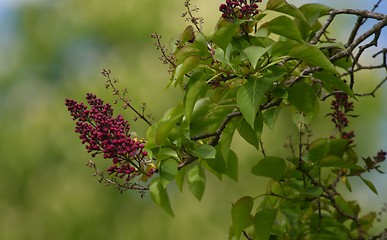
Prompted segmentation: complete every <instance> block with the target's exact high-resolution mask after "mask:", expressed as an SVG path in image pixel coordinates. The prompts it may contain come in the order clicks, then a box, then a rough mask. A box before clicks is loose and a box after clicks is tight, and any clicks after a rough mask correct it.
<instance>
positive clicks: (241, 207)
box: [231, 196, 254, 239]
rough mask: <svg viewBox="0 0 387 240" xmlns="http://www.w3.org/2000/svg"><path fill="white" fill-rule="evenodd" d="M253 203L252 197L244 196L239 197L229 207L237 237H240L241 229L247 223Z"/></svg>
mask: <svg viewBox="0 0 387 240" xmlns="http://www.w3.org/2000/svg"><path fill="white" fill-rule="evenodd" d="M253 204H254V199H253V198H252V197H249V196H245V197H242V198H240V199H239V200H238V201H237V202H236V203H235V204H233V206H232V208H231V219H232V224H233V227H234V231H235V236H236V238H237V239H240V236H241V234H242V231H243V230H244V229H245V227H246V225H247V223H248V219H249V217H250V213H251V209H252V208H253Z"/></svg>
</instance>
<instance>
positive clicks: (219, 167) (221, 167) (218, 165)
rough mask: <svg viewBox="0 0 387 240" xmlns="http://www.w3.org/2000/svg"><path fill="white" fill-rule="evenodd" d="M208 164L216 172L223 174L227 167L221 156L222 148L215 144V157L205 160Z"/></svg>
mask: <svg viewBox="0 0 387 240" xmlns="http://www.w3.org/2000/svg"><path fill="white" fill-rule="evenodd" d="M207 164H208V166H210V167H211V168H212V169H213V170H214V171H216V172H217V173H220V174H223V173H225V171H226V169H227V165H226V161H225V160H224V158H223V154H222V150H221V147H220V146H219V145H217V146H216V156H215V159H209V160H207Z"/></svg>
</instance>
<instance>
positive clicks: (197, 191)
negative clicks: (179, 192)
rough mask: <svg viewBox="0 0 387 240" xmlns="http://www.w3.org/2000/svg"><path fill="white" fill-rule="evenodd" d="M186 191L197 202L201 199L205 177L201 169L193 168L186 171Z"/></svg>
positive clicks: (197, 166) (198, 167)
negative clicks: (189, 192)
mask: <svg viewBox="0 0 387 240" xmlns="http://www.w3.org/2000/svg"><path fill="white" fill-rule="evenodd" d="M187 182H188V189H189V190H190V191H191V193H192V195H194V196H195V198H196V199H198V200H199V201H200V200H201V199H202V197H203V194H204V190H205V188H206V175H205V172H204V170H203V168H202V167H200V166H199V165H196V166H194V167H193V168H192V169H190V170H189V171H188V179H187Z"/></svg>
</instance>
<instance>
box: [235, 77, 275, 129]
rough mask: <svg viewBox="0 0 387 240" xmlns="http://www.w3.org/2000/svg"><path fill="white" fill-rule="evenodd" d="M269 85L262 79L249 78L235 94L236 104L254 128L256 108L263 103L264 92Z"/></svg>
mask: <svg viewBox="0 0 387 240" xmlns="http://www.w3.org/2000/svg"><path fill="white" fill-rule="evenodd" d="M270 86H271V83H268V82H266V81H264V80H263V79H255V78H250V79H248V82H247V83H246V84H244V85H243V86H242V87H241V88H240V89H239V90H238V93H237V103H238V106H239V109H240V111H241V113H242V115H243V117H244V118H245V119H246V121H247V122H248V123H249V124H250V126H251V127H252V128H254V122H255V117H256V115H257V112H258V110H259V109H258V107H259V105H261V104H262V103H263V100H264V96H265V92H266V90H268V89H269V87H270Z"/></svg>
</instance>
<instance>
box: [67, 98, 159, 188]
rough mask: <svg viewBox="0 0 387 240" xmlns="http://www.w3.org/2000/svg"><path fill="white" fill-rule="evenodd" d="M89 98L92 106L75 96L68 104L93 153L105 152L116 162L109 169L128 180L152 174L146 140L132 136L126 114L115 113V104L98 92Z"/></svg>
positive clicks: (77, 127)
mask: <svg viewBox="0 0 387 240" xmlns="http://www.w3.org/2000/svg"><path fill="white" fill-rule="evenodd" d="M86 100H87V103H88V104H89V105H90V107H91V109H88V108H87V106H85V105H84V104H83V103H78V102H77V101H75V100H72V99H66V101H65V105H66V106H67V108H68V110H69V112H70V114H71V116H72V117H73V120H74V121H76V127H75V132H76V133H79V138H80V139H81V140H82V144H86V149H87V151H88V152H89V153H92V157H95V156H96V155H97V154H102V155H103V158H105V159H110V160H111V161H112V166H111V167H109V168H108V169H107V171H108V173H109V174H111V175H113V174H114V175H115V176H117V177H120V178H125V180H126V181H129V180H131V179H133V178H135V177H136V176H140V177H141V179H142V180H146V179H147V178H148V177H150V176H152V175H153V173H154V172H155V167H154V165H153V164H152V163H151V160H150V159H149V158H148V157H147V156H148V153H147V152H146V151H145V150H144V142H143V141H141V140H137V139H136V138H132V137H131V135H130V132H129V130H130V126H129V124H128V122H127V121H126V120H125V119H124V117H123V116H122V115H118V116H117V117H113V108H112V106H111V105H110V104H104V103H103V101H102V100H101V99H99V98H97V97H96V96H95V95H94V94H91V93H88V94H87V95H86Z"/></svg>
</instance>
